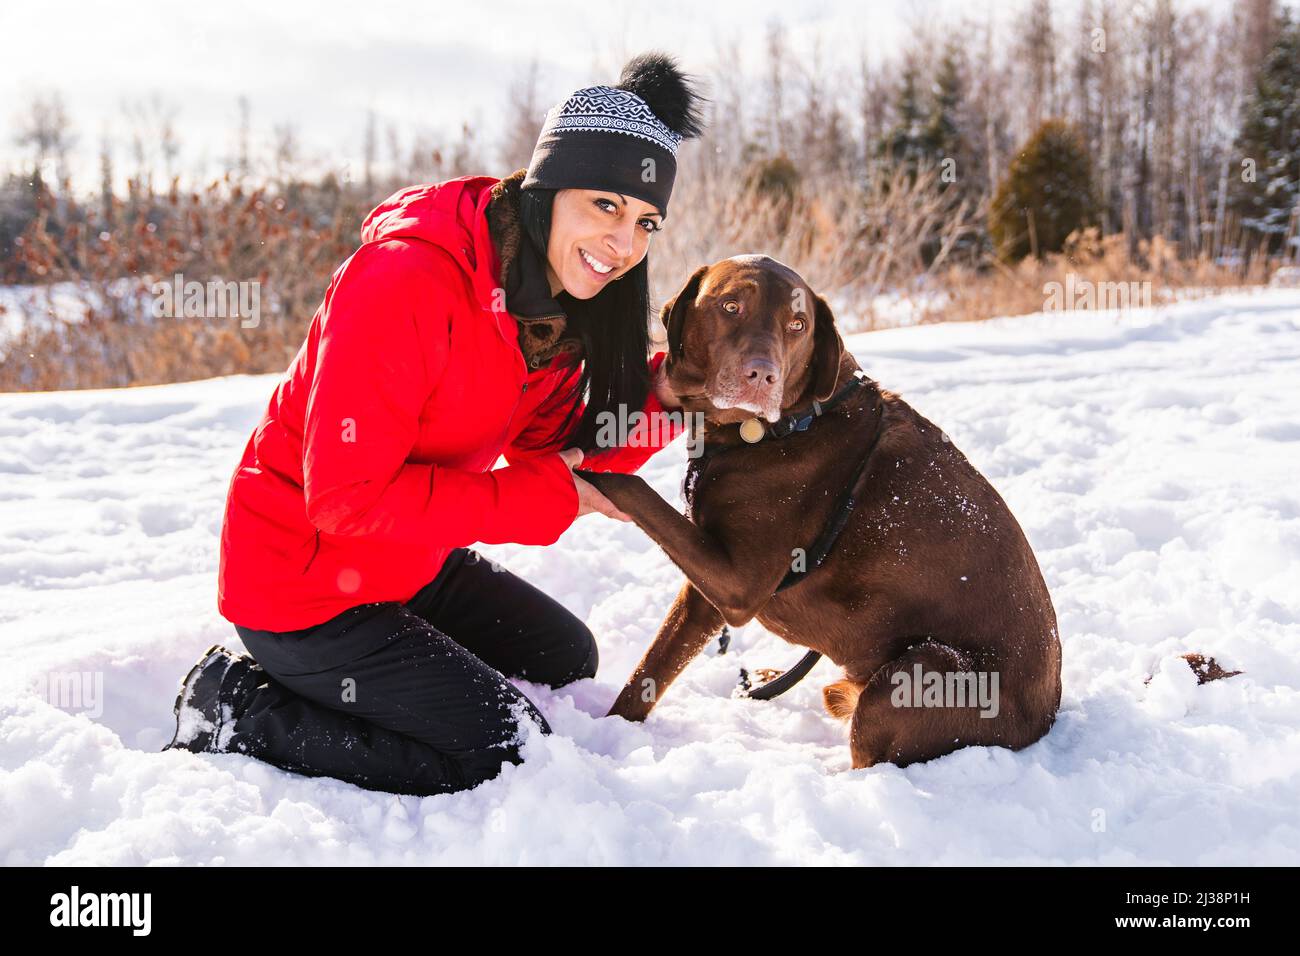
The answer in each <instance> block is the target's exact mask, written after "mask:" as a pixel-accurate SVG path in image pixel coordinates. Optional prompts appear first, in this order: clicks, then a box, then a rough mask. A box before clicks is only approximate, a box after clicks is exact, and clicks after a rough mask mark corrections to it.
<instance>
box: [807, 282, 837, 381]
mask: <svg viewBox="0 0 1300 956" xmlns="http://www.w3.org/2000/svg"><path fill="white" fill-rule="evenodd" d="M813 313H814V315H813V357H812V369H813V372H812V393H813V398H815V399H816V400H817V401H819V402H824V401H826V399H828V398H830V397H831V396H832V395H834V394H835V387H836V386H837V385H838V384H839V382H838V379H839V374H840V358H841V356H842V355H843V353H844V340H843V339H841V338H840V333H839V330H838V329H837V328H835V314H834V313H833V312H831V307H830V306H829V305H827V304H826V300H825V299H823V298H822V297H821V296H819V295H817V294H816V293H814V294H813Z"/></svg>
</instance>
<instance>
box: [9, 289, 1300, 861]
mask: <svg viewBox="0 0 1300 956" xmlns="http://www.w3.org/2000/svg"><path fill="white" fill-rule="evenodd" d="M1298 333H1300V291H1297V290H1290V289H1276V290H1267V291H1261V292H1258V293H1256V294H1234V295H1229V296H1224V297H1220V298H1216V299H1205V300H1200V301H1195V302H1183V303H1179V304H1176V305H1172V306H1169V307H1164V308H1158V309H1154V310H1147V311H1142V310H1132V311H1129V312H1127V313H1125V314H1123V315H1111V314H1105V313H1068V312H1067V313H1055V314H1050V315H1035V316H1023V317H1018V318H1014V319H999V320H994V321H991V322H987V323H978V324H950V325H931V326H922V327H916V328H905V329H896V330H890V331H885V332H876V333H869V334H864V335H857V336H852V337H850V338H848V339H847V341H848V344H849V346H850V347H851V348H852V349H853V351H854V353H855V354H856V355H857V356H858V358H859V361H860V362H861V364H862V365H863V367H864V368H865V369H866V371H867V372H868V374H870V375H871V376H872V377H874V378H876V379H878V380H879V381H881V382H882V383H883V384H884V385H885V386H886V387H888V388H891V389H894V390H896V391H899V392H900V393H901V394H902V395H903V396H904V398H906V399H907V400H908V401H909V402H911V403H912V404H913V405H914V407H916V408H917V409H918V410H919V411H920V412H921V413H922V414H924V415H926V416H927V417H929V418H930V419H931V420H933V421H935V422H936V423H937V424H939V425H940V426H941V427H942V428H943V429H944V430H945V431H946V432H947V433H948V434H949V436H950V437H951V438H952V439H953V441H955V442H956V444H957V446H958V447H959V448H961V449H962V450H963V451H964V452H965V453H966V454H967V456H968V457H969V458H970V459H971V460H972V462H973V463H974V464H975V466H976V467H977V468H979V469H980V470H981V471H982V472H983V473H984V474H985V475H987V476H988V478H989V479H990V480H991V481H992V482H993V484H994V485H995V486H996V487H997V488H998V490H999V491H1000V492H1001V493H1002V495H1003V497H1004V498H1005V499H1006V500H1007V502H1008V504H1009V505H1010V507H1011V509H1012V511H1013V512H1014V514H1015V515H1016V516H1017V518H1018V519H1019V521H1020V522H1021V524H1022V526H1023V527H1024V529H1025V531H1026V533H1027V535H1028V536H1029V539H1030V541H1031V543H1032V544H1033V546H1034V549H1035V552H1036V554H1037V556H1038V559H1039V562H1040V564H1041V566H1042V568H1043V572H1044V574H1045V576H1046V578H1047V582H1048V585H1049V587H1050V589H1051V592H1052V595H1053V599H1054V601H1055V605H1056V609H1057V614H1058V618H1059V623H1060V630H1061V635H1062V643H1063V649H1064V663H1063V684H1064V693H1063V699H1062V703H1061V712H1060V716H1059V718H1058V721H1057V724H1056V726H1055V727H1054V728H1053V730H1052V731H1051V733H1050V734H1049V735H1048V736H1047V737H1045V738H1044V739H1043V740H1041V741H1040V742H1038V743H1037V744H1035V745H1033V746H1031V747H1029V748H1027V749H1025V750H1023V751H1019V752H1011V751H1007V750H1002V749H996V748H970V749H966V750H961V751H958V752H957V753H954V754H951V755H949V756H947V757H944V758H942V759H939V760H935V761H932V762H930V763H927V764H921V765H915V766H912V767H908V768H906V769H899V768H897V767H893V766H888V765H886V766H879V767H874V768H869V769H864V770H852V769H851V768H850V766H849V753H848V748H847V746H846V742H845V740H846V738H845V734H846V728H845V726H844V725H843V724H840V723H838V722H837V721H834V720H832V719H831V718H829V717H828V716H826V714H825V713H824V712H823V711H822V709H821V706H820V703H821V701H820V696H821V687H822V685H824V684H826V683H828V682H830V681H832V680H834V679H836V677H837V676H838V675H837V673H836V670H835V668H834V667H833V666H832V665H831V664H830V663H829V662H827V661H822V662H821V663H819V664H818V665H817V667H816V668H815V669H814V671H813V672H812V674H811V675H810V676H809V677H808V678H806V679H805V680H804V681H803V682H802V683H801V684H800V685H799V686H798V687H796V688H795V689H794V690H793V691H791V692H790V693H789V694H787V695H785V696H784V697H782V698H780V699H779V700H777V701H772V702H767V703H761V702H757V701H744V700H735V699H732V698H730V697H729V693H730V691H731V689H732V687H733V686H734V685H735V683H736V678H737V674H738V669H739V668H740V667H741V666H745V667H747V668H748V669H749V670H750V671H751V672H752V671H753V670H754V669H755V668H758V667H764V666H772V667H787V666H790V665H791V664H793V663H794V662H795V661H796V660H797V659H798V658H799V656H800V652H799V650H798V649H797V648H793V647H790V646H788V645H785V644H783V643H782V642H780V641H779V640H777V639H776V638H775V637H773V636H771V635H769V634H767V633H765V632H764V631H763V630H762V629H761V628H760V627H759V626H758V625H757V624H751V625H749V626H747V627H745V628H742V629H739V630H734V631H733V640H732V649H731V651H730V652H729V653H727V654H726V655H719V654H717V645H716V642H715V643H714V644H713V646H712V647H711V648H710V649H709V650H708V651H707V652H706V653H705V654H704V655H703V656H701V658H700V659H698V660H697V661H695V662H694V663H693V664H692V665H691V666H690V667H688V668H687V670H686V672H685V673H684V674H683V676H682V677H681V678H680V679H679V680H678V682H677V683H676V684H674V685H673V687H672V688H671V689H670V690H669V691H667V692H666V693H665V695H664V698H663V700H662V702H661V703H660V704H659V706H658V707H657V708H656V710H655V711H654V712H653V714H652V715H651V717H650V719H649V720H648V721H647V722H646V723H645V724H642V725H633V724H629V723H625V722H623V721H621V720H616V719H615V720H611V719H605V718H604V717H603V714H604V713H605V711H606V709H607V708H608V706H609V704H610V703H611V702H612V700H613V699H614V697H615V695H616V694H617V692H618V690H619V688H620V687H621V684H622V681H623V680H624V679H625V678H626V677H627V675H628V674H629V673H630V671H631V669H632V667H633V665H634V664H635V662H636V661H637V659H638V658H639V656H640V654H641V652H642V651H643V650H644V648H645V646H646V645H647V643H648V642H649V640H650V639H651V637H652V636H653V635H654V633H655V631H656V629H657V627H658V624H659V622H660V621H661V620H662V618H663V616H664V613H665V612H666V610H667V608H668V606H669V603H670V602H671V599H672V597H673V595H674V594H675V592H676V590H677V588H678V586H679V583H680V575H679V573H678V572H677V571H676V570H675V569H674V568H673V567H672V565H671V564H670V563H669V562H668V561H667V560H666V559H665V558H664V557H663V555H662V554H661V553H660V552H659V550H658V549H657V548H656V547H655V546H654V545H653V544H651V542H650V541H649V540H648V539H647V538H646V537H645V536H644V534H642V533H641V532H640V531H639V530H638V529H636V528H635V527H634V526H630V525H622V524H616V523H614V522H611V521H609V520H607V519H605V518H602V517H600V516H598V515H593V516H590V517H584V518H582V519H580V520H579V521H577V522H576V523H575V524H574V526H573V527H572V528H571V529H570V530H569V531H568V532H567V533H566V534H565V535H564V536H563V537H562V538H561V539H560V541H559V542H558V543H556V544H555V545H553V546H551V547H549V548H529V547H523V546H505V545H502V546H480V547H479V550H480V551H481V552H482V553H484V554H486V555H488V556H490V557H492V558H494V559H495V560H498V561H499V562H501V563H503V564H504V565H505V566H507V567H508V568H510V569H511V570H512V571H514V572H516V573H518V574H521V575H522V576H524V577H525V578H527V579H528V580H530V581H532V582H534V583H535V584H537V585H538V586H540V587H541V588H543V589H545V590H546V591H548V592H549V593H551V594H552V595H554V596H555V597H556V598H558V599H559V600H561V601H562V602H564V603H565V604H566V605H567V606H568V607H569V608H571V609H572V610H573V611H574V612H576V613H577V614H578V615H580V616H582V617H583V618H584V619H585V620H586V621H587V623H588V624H589V625H590V626H591V628H592V630H593V631H594V633H595V634H596V635H597V638H598V640H599V642H600V649H601V666H600V673H599V676H598V677H597V679H595V680H590V681H583V682H580V683H578V684H575V685H571V686H569V687H566V688H563V689H561V690H558V691H551V690H549V689H546V688H542V687H539V686H536V685H532V684H528V683H526V682H520V686H521V687H522V688H523V689H524V690H525V692H526V693H528V694H529V695H530V696H531V697H532V698H533V700H535V701H536V702H537V703H538V704H539V705H540V707H541V708H542V710H543V711H544V713H545V714H546V716H547V719H548V720H549V721H550V723H551V724H552V726H553V728H554V729H555V733H554V734H553V735H551V736H549V737H542V736H540V735H534V736H532V737H531V738H530V739H529V740H528V742H527V743H526V745H525V749H524V753H525V757H526V760H525V762H524V763H523V764H522V765H520V766H517V767H515V766H507V767H506V768H505V770H504V772H503V773H502V775H501V776H500V777H498V778H497V779H495V780H492V781H490V782H488V783H486V784H484V785H482V786H480V787H479V788H477V789H476V790H473V791H471V792H467V793H459V794H452V795H447V796H438V797H427V798H417V797H400V796H394V795H391V794H381V793H374V792H370V791H364V790H360V789H357V788H355V787H351V786H349V785H347V784H344V783H341V782H339V781H334V780H329V779H320V778H314V779H308V778H303V777H297V776H294V775H291V774H288V773H284V772H282V771H280V770H277V769H276V768H273V767H270V766H268V765H265V764H262V763H259V762H257V761H255V760H252V759H249V758H246V757H243V756H239V755H233V754H204V755H194V754H189V753H181V752H174V751H171V752H166V753H158V752H157V750H158V748H159V747H160V746H161V745H162V744H163V743H164V742H165V741H166V740H167V739H168V738H169V737H170V735H171V732H172V729H173V718H172V713H171V705H172V700H173V698H174V696H175V693H176V688H177V685H178V682H179V681H180V679H181V677H182V676H183V675H184V674H185V672H186V671H187V670H188V668H189V667H190V666H191V665H192V664H193V663H194V661H195V660H196V659H197V658H198V656H199V655H200V654H201V653H202V651H203V650H204V648H206V647H207V646H208V645H209V644H212V643H216V642H224V643H226V644H227V645H228V646H230V647H232V648H235V649H240V650H242V648H241V647H240V644H239V641H238V639H237V637H236V636H235V633H234V631H233V629H232V628H231V627H230V626H229V625H228V624H227V623H226V622H225V621H223V620H222V619H221V618H220V617H219V616H218V615H217V613H216V610H215V606H214V603H215V583H214V582H215V572H216V564H217V535H218V532H219V528H220V521H221V506H222V500H223V496H224V494H225V490H226V482H227V480H228V478H229V474H230V471H231V469H232V468H233V466H234V463H235V461H236V460H237V458H238V456H239V453H240V451H241V449H242V447H243V444H244V442H245V440H246V438H247V436H248V434H249V432H250V430H251V429H252V427H253V426H254V424H255V423H256V421H257V419H258V417H259V415H260V413H261V411H262V409H263V407H264V405H265V403H266V400H267V398H268V397H269V394H270V391H271V389H272V387H273V385H274V382H275V377H274V376H270V377H268V376H235V377H230V378H223V379H214V380H209V381H202V382H193V383H188V384H180V385H169V386H162V387H150V388H133V389H121V390H111V391H78V392H57V393H42V394H10V395H2V396H0V476H3V477H0V681H2V682H3V684H4V688H3V689H4V693H3V694H0V862H3V863H5V864H9V865H15V864H42V863H44V864H176V863H186V864H198V863H202V864H223V863H224V864H276V865H296V864H318V863H366V864H370V863H383V864H386V863H419V864H427V863H650V864H667V863H700V864H719V863H724V864H725V863H751V864H762V863H780V864H807V863H817V864H859V865H861V864H904V863H907V864H931V863H946V864H977V863H1000V864H1027V863H1054V864H1055V863H1061V864H1064V863H1088V864H1119V865H1124V864H1136V863H1157V864H1161V863H1179V864H1264V863H1271V864H1291V865H1294V864H1296V863H1300V819H1298V813H1297V807H1300V691H1298V690H1297V687H1298V686H1300V490H1298V489H1297V483H1296V474H1297V470H1298V466H1300V400H1298V399H1297V397H1296V386H1297V384H1298V383H1300V334H1298ZM685 463H686V456H685V447H684V444H683V443H682V442H680V441H679V442H678V443H677V444H676V445H674V446H673V447H671V448H670V449H668V450H666V451H664V452H662V453H661V454H659V455H657V456H656V457H655V458H654V459H652V460H651V461H650V462H649V463H648V464H647V465H646V466H645V467H644V469H643V470H642V474H643V475H645V476H646V477H647V479H648V480H649V481H651V483H652V484H653V485H654V486H655V487H656V488H657V489H658V490H659V492H660V493H661V494H663V495H664V496H665V497H666V498H668V499H669V500H670V501H677V502H678V503H679V504H680V502H679V500H678V489H679V486H680V481H681V477H682V473H683V469H684V467H685ZM1190 651H1198V652H1201V653H1203V654H1205V655H1207V656H1213V657H1215V658H1216V659H1217V660H1218V661H1219V663H1220V664H1222V665H1223V666H1224V667H1225V668H1227V669H1229V670H1235V669H1241V670H1243V671H1244V672H1245V673H1244V674H1242V675H1241V676H1238V677H1233V678H1231V679H1227V680H1222V681H1217V682H1214V683H1210V684H1206V685H1204V686H1198V685H1197V683H1196V680H1195V676H1194V674H1193V673H1192V672H1191V670H1190V668H1189V667H1188V666H1187V665H1186V664H1185V663H1184V662H1183V661H1182V660H1180V659H1179V657H1178V655H1180V654H1183V653H1187V652H1190ZM75 674H84V675H88V677H87V683H86V687H87V688H88V689H91V688H93V687H94V686H95V682H98V683H99V684H100V686H102V691H103V700H102V703H99V702H97V705H96V706H94V707H90V706H87V705H86V702H85V701H83V702H82V706H80V707H78V706H73V705H69V704H68V702H67V699H64V700H63V704H64V706H63V707H62V708H60V707H56V706H53V705H52V704H51V703H49V702H48V701H49V700H50V699H51V698H52V697H53V696H54V695H52V693H51V692H50V689H49V688H50V683H49V682H50V681H51V679H52V678H51V675H56V676H58V675H64V676H66V675H75ZM1148 677H1150V681H1149V683H1147V682H1146V681H1147V678H1148Z"/></svg>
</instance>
